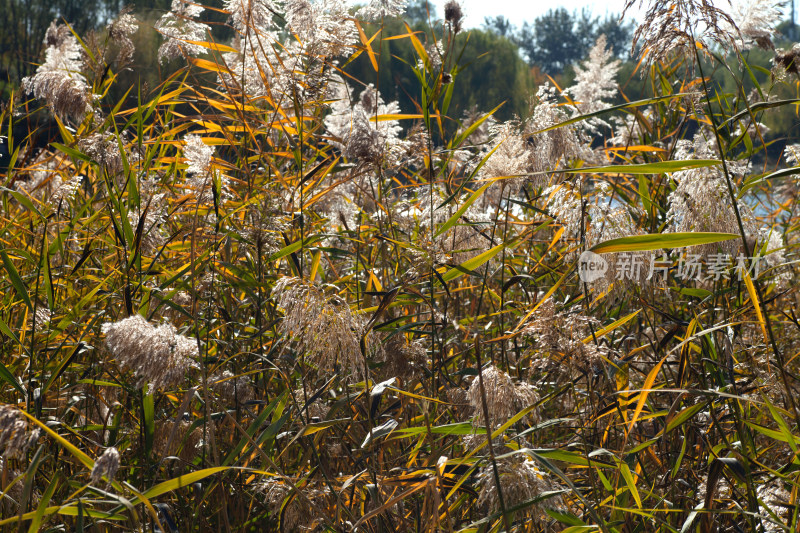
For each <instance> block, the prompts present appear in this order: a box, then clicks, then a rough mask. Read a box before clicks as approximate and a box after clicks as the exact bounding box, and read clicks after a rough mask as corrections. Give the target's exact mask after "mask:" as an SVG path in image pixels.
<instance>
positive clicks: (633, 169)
mask: <svg viewBox="0 0 800 533" xmlns="http://www.w3.org/2000/svg"><path fill="white" fill-rule="evenodd" d="M720 163H722V161H720V160H719V159H687V160H684V161H660V162H658V163H637V164H633V165H606V166H604V167H584V168H568V169H564V170H554V171H550V172H539V173H538V174H553V173H558V174H664V173H665V172H679V171H681V170H689V169H692V168H703V167H713V166H714V165H719V164H720Z"/></svg>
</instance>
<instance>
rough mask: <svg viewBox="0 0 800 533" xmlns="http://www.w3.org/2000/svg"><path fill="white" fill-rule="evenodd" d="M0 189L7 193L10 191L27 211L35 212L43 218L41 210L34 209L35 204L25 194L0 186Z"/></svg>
mask: <svg viewBox="0 0 800 533" xmlns="http://www.w3.org/2000/svg"><path fill="white" fill-rule="evenodd" d="M0 190H2V191H5V192H8V193H11V196H13V197H14V198H15V199H16V200H17V201H18V202H19V203H20V204H22V205H23V206H24V207H25V208H27V209H28V210H29V211H32V212H34V213H36V214H37V215H39V218H41V219H44V215H42V213H41V211H39V210H38V209H36V206H34V205H33V202H31V200H30V198H28V197H27V196H25V195H24V194H22V193H21V192H18V191H12V190H11V189H7V188H5V187H0Z"/></svg>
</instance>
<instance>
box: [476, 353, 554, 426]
mask: <svg viewBox="0 0 800 533" xmlns="http://www.w3.org/2000/svg"><path fill="white" fill-rule="evenodd" d="M481 373H482V374H483V387H484V390H485V392H486V407H487V409H488V411H489V417H490V419H491V424H492V427H498V426H501V425H502V424H504V423H505V422H507V421H508V419H509V418H511V417H512V416H514V415H515V414H517V413H518V412H520V411H521V410H523V409H525V408H526V407H530V406H531V405H533V404H534V403H536V402H537V401H538V400H539V394H538V393H537V392H536V389H535V388H534V387H533V386H531V385H530V384H528V383H524V382H520V383H517V384H515V383H514V380H513V379H512V378H511V376H509V375H508V374H507V373H505V372H503V371H502V370H500V369H499V368H497V367H496V366H494V365H489V366H487V367H486V368H484V369H483V370H482V371H481ZM467 399H468V400H469V403H470V405H471V406H472V408H473V409H474V412H475V420H476V422H477V423H478V424H480V425H484V424H486V423H487V421H486V420H485V419H484V418H485V417H484V413H483V402H482V399H481V390H480V378H478V377H476V378H475V379H474V380H473V381H472V384H471V385H470V387H469V390H468V391H467ZM538 416H539V415H538V413H537V412H536V411H535V410H534V411H532V412H531V413H530V414H529V415H527V417H526V419H527V420H528V421H529V422H535V421H536V420H537V419H538Z"/></svg>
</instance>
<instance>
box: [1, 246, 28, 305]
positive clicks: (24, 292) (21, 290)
mask: <svg viewBox="0 0 800 533" xmlns="http://www.w3.org/2000/svg"><path fill="white" fill-rule="evenodd" d="M0 257H2V259H3V265H4V266H5V267H6V272H7V273H8V277H9V279H10V280H11V285H13V286H14V290H15V291H16V292H17V296H19V297H20V298H22V301H23V302H25V305H27V306H28V309H30V310H31V311H33V305H32V304H31V298H30V296H28V288H27V287H25V283H24V282H23V281H22V278H21V277H19V272H17V269H16V268H15V267H14V263H12V262H11V259H10V258H9V257H8V254H6V253H5V251H2V252H0Z"/></svg>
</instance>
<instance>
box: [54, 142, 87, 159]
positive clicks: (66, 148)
mask: <svg viewBox="0 0 800 533" xmlns="http://www.w3.org/2000/svg"><path fill="white" fill-rule="evenodd" d="M50 144H51V145H52V146H53V148H58V149H59V150H61V151H62V152H64V153H65V154H67V155H68V156H72V157H74V158H75V159H78V160H80V161H85V162H87V163H91V162H92V160H91V159H90V158H89V157H87V156H86V154H82V153H81V152H79V151H78V150H75V149H74V148H70V147H69V146H64V145H63V144H60V143H50Z"/></svg>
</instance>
